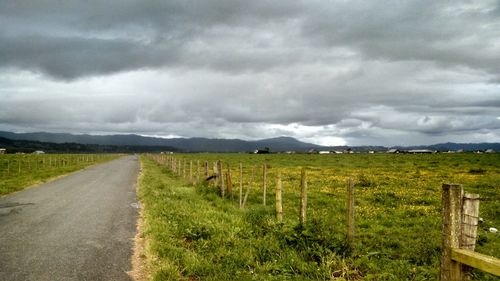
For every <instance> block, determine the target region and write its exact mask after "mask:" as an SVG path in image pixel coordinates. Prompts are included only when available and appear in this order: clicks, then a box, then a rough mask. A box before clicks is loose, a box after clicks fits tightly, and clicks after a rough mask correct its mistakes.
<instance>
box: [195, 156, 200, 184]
mask: <svg viewBox="0 0 500 281" xmlns="http://www.w3.org/2000/svg"><path fill="white" fill-rule="evenodd" d="M199 183H200V160H196V184H199Z"/></svg>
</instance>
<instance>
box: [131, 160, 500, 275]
mask: <svg viewBox="0 0 500 281" xmlns="http://www.w3.org/2000/svg"><path fill="white" fill-rule="evenodd" d="M175 157H177V158H178V159H186V160H187V162H188V163H189V161H190V160H195V161H196V160H200V161H202V163H203V161H205V160H207V161H210V168H211V167H212V163H213V161H215V160H222V161H223V163H224V164H225V167H227V165H229V167H230V168H231V174H232V182H233V185H234V190H233V193H234V194H226V197H225V198H224V199H222V198H221V197H220V196H219V192H218V189H216V188H215V187H213V186H211V185H206V184H200V185H197V186H191V185H189V184H188V183H187V181H186V180H185V179H183V178H179V177H178V176H177V175H175V174H173V173H172V172H171V171H169V170H168V169H167V167H166V166H165V165H158V164H156V163H155V162H154V161H153V160H152V158H148V157H146V156H143V157H142V158H141V159H142V163H143V174H142V176H141V180H140V189H139V196H140V198H141V200H142V202H143V203H144V205H145V210H144V216H145V226H144V229H143V231H144V233H143V235H144V236H145V237H146V240H147V241H148V247H147V252H146V256H148V258H149V261H150V263H151V269H152V272H153V275H152V280H437V279H438V274H439V260H440V247H441V245H440V244H441V218H440V210H441V209H440V208H441V206H440V205H441V202H440V201H441V185H442V184H443V183H450V182H453V183H460V184H462V185H463V186H464V188H465V190H466V191H467V192H470V193H478V194H480V195H481V198H482V200H481V206H480V216H481V217H482V218H483V220H484V222H483V223H481V225H480V227H479V236H478V242H477V247H476V251H478V252H481V253H484V254H488V255H493V256H497V257H498V253H499V250H500V238H499V235H498V234H494V233H490V232H488V228H489V227H497V228H499V226H500V212H499V210H500V154H433V155H389V154H352V155H250V154H184V155H175ZM194 163H196V162H194ZM239 163H242V164H243V167H244V177H243V185H244V190H246V188H247V186H248V185H249V181H250V175H251V170H252V167H255V168H254V169H255V176H254V178H255V181H254V184H253V189H252V192H251V193H250V196H249V200H248V203H247V206H246V207H245V209H240V208H239V202H238V200H239V199H238V186H239V179H238V175H239V171H238V165H239ZM264 163H266V164H267V165H269V167H270V168H269V169H268V177H267V185H268V188H267V190H268V195H267V206H263V205H262V165H263V164H264ZM187 167H188V169H187V173H186V174H189V165H187ZM301 167H306V169H307V173H308V186H309V190H308V197H309V202H308V213H307V218H308V220H307V223H305V224H304V225H300V224H299V216H298V213H299V211H298V208H299V189H300V169H301ZM193 170H194V174H195V175H196V165H194V169H193ZM278 171H279V172H281V173H282V176H283V188H284V191H283V211H284V221H283V224H277V223H276V222H275V218H274V186H275V181H276V174H277V172H278ZM348 177H352V178H353V180H354V182H355V188H356V191H355V192H356V208H355V212H356V236H355V242H354V247H353V248H352V249H350V248H349V247H347V245H346V241H345V236H346V207H345V204H346V200H345V198H346V181H347V178H348ZM473 280H498V279H497V278H496V277H494V276H491V275H489V274H486V273H482V272H479V271H474V272H473Z"/></svg>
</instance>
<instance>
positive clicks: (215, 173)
mask: <svg viewBox="0 0 500 281" xmlns="http://www.w3.org/2000/svg"><path fill="white" fill-rule="evenodd" d="M218 167H219V165H218V164H217V161H214V165H213V174H214V176H215V178H214V186H216V187H218V186H219V171H217V168H218Z"/></svg>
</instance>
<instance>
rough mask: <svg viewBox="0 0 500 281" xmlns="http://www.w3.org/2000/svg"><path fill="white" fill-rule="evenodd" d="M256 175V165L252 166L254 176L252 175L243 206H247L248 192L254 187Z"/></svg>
mask: <svg viewBox="0 0 500 281" xmlns="http://www.w3.org/2000/svg"><path fill="white" fill-rule="evenodd" d="M254 175H255V167H252V176H251V177H250V182H249V184H248V187H247V191H246V192H245V198H243V203H242V204H241V208H245V204H246V203H247V199H248V194H249V193H250V190H251V189H252V186H253V178H254Z"/></svg>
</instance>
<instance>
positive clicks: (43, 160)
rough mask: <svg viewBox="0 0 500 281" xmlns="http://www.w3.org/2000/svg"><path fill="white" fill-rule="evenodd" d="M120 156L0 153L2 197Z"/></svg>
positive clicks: (0, 188) (0, 191)
mask: <svg viewBox="0 0 500 281" xmlns="http://www.w3.org/2000/svg"><path fill="white" fill-rule="evenodd" d="M118 156H119V155H117V154H44V155H34V154H5V155H0V175H1V178H0V196H1V195H6V194H9V193H12V192H15V191H19V190H22V189H24V188H26V187H29V186H32V185H34V184H40V183H43V182H46V181H47V180H50V179H52V178H54V177H57V176H61V175H64V174H68V173H71V172H74V171H78V170H81V169H83V168H85V167H87V166H90V165H94V164H97V163H101V162H105V161H109V160H111V159H115V158H117V157H118Z"/></svg>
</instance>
